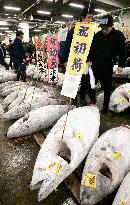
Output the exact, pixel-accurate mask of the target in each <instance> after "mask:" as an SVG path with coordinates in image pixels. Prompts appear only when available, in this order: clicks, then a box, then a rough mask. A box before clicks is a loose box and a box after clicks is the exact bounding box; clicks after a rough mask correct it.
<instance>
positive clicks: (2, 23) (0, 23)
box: [0, 21, 8, 26]
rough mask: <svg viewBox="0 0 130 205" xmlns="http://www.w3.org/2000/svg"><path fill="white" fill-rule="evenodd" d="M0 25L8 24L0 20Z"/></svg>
mask: <svg viewBox="0 0 130 205" xmlns="http://www.w3.org/2000/svg"><path fill="white" fill-rule="evenodd" d="M0 25H1V26H2V25H8V23H7V22H6V21H0Z"/></svg>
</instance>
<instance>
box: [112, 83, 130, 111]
mask: <svg viewBox="0 0 130 205" xmlns="http://www.w3.org/2000/svg"><path fill="white" fill-rule="evenodd" d="M128 107H130V83H126V84H123V85H121V86H119V87H118V88H116V89H115V91H114V92H113V93H112V95H111V98H110V103H109V109H110V110H112V111H114V112H116V113H119V112H122V111H124V110H125V109H126V108H128Z"/></svg>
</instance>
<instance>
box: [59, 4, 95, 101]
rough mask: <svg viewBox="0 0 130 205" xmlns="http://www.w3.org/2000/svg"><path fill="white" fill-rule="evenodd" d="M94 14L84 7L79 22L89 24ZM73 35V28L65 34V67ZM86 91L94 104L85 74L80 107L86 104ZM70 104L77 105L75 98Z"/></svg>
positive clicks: (82, 79) (93, 97)
mask: <svg viewBox="0 0 130 205" xmlns="http://www.w3.org/2000/svg"><path fill="white" fill-rule="evenodd" d="M94 14H95V12H94V11H93V10H92V9H89V11H88V7H85V8H84V9H83V10H82V13H81V18H80V21H81V22H88V23H90V22H92V21H93V20H92V18H93V16H94ZM73 34H74V26H73V27H72V28H71V29H70V30H69V32H68V34H67V38H66V43H65V48H64V55H63V61H64V66H65V67H66V66H67V62H68V58H69V53H70V48H71V43H72V39H73ZM86 91H87V92H88V94H89V97H90V103H91V104H95V96H94V92H93V90H92V89H91V85H90V76H89V74H86V75H84V74H83V75H82V78H81V87H80V102H81V104H82V105H87V102H86V101H85V95H86ZM71 103H72V104H74V105H77V97H76V98H75V99H72V101H71Z"/></svg>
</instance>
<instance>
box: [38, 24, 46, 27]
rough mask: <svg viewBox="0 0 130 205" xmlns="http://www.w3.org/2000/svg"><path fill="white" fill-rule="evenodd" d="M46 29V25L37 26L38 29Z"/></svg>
mask: <svg viewBox="0 0 130 205" xmlns="http://www.w3.org/2000/svg"><path fill="white" fill-rule="evenodd" d="M45 27H46V25H42V26H39V27H38V28H45Z"/></svg>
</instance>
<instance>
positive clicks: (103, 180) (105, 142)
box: [80, 126, 130, 205]
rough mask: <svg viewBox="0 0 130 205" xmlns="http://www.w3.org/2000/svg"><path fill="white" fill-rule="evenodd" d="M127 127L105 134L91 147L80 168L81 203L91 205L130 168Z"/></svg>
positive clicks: (121, 178)
mask: <svg viewBox="0 0 130 205" xmlns="http://www.w3.org/2000/svg"><path fill="white" fill-rule="evenodd" d="M129 156H130V127H129V126H121V127H117V128H113V129H111V130H109V131H107V132H106V133H104V134H103V135H102V136H101V137H100V138H99V139H98V140H97V142H96V143H95V144H94V146H93V147H92V149H91V151H90V153H89V155H88V157H87V159H86V164H85V167H84V170H83V175H82V182H81V187H80V199H81V205H94V204H96V203H98V202H99V201H101V200H102V199H103V198H104V197H106V196H107V195H108V194H110V193H112V192H113V191H114V190H115V189H116V188H117V187H118V186H119V185H120V183H121V182H122V180H123V179H124V177H125V175H126V174H127V173H128V171H129V170H130V157H129Z"/></svg>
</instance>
